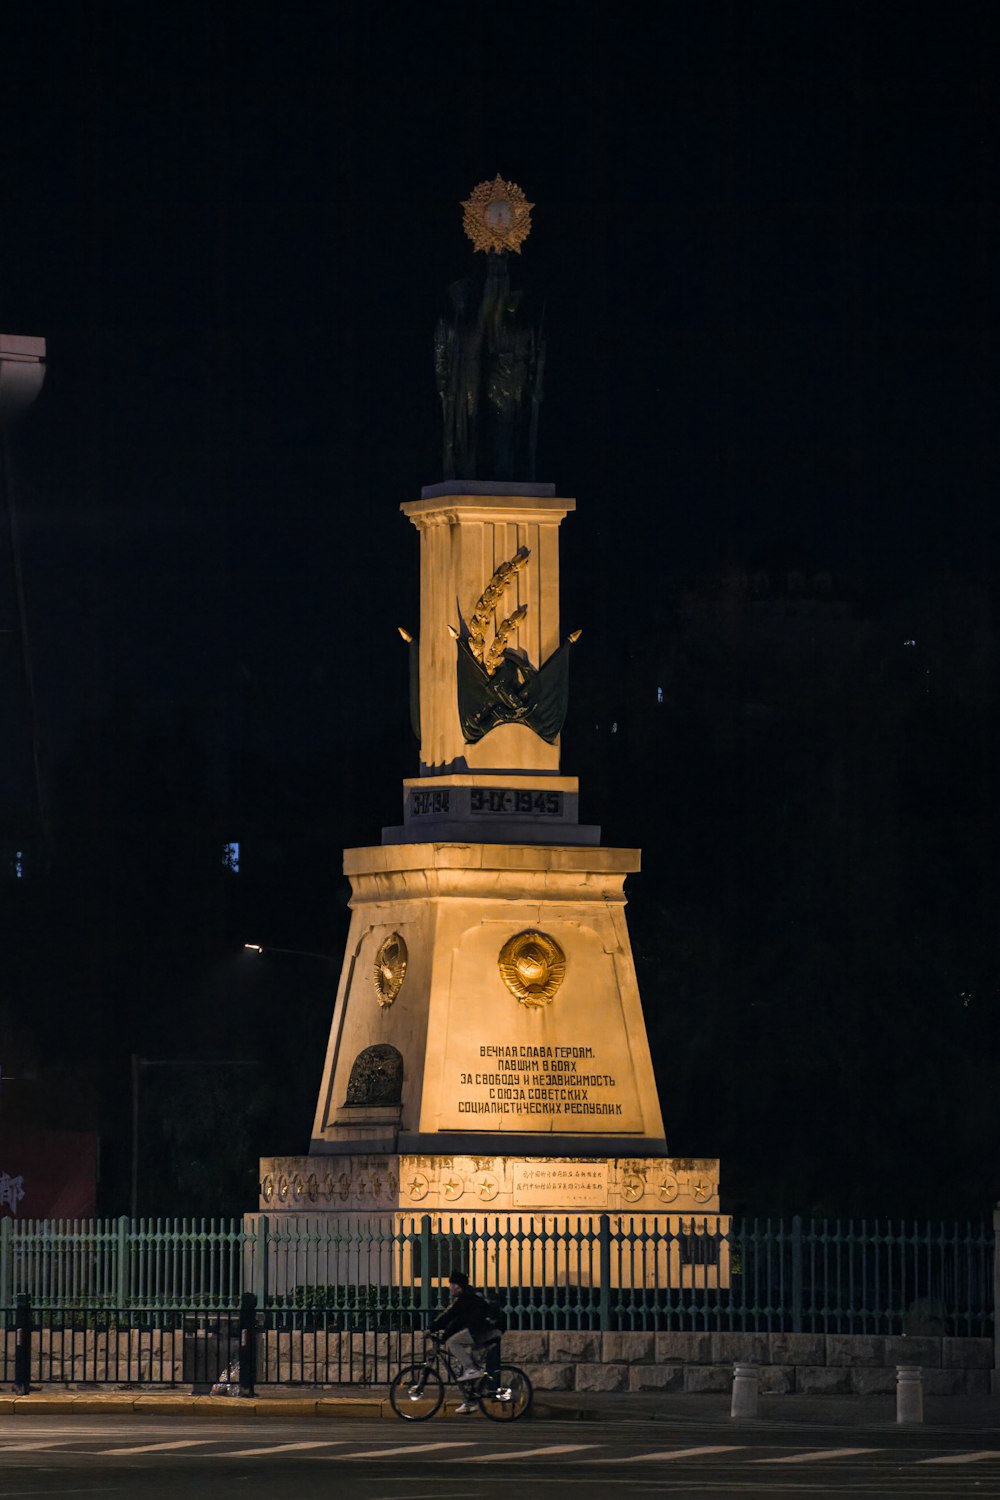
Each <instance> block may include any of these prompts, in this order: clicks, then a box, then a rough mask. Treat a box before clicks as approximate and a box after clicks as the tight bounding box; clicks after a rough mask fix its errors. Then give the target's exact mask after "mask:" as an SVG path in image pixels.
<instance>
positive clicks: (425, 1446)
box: [331, 1443, 472, 1461]
mask: <svg viewBox="0 0 1000 1500" xmlns="http://www.w3.org/2000/svg"><path fill="white" fill-rule="evenodd" d="M471 1447H472V1444H471V1443H410V1444H409V1445H408V1446H407V1447H405V1448H376V1449H375V1450H374V1451H370V1450H369V1451H367V1452H364V1453H360V1452H359V1453H337V1454H333V1455H331V1456H332V1457H335V1458H336V1459H337V1460H338V1461H346V1460H347V1459H349V1458H406V1457H407V1456H408V1455H409V1454H411V1453H431V1452H432V1451H433V1450H434V1449H435V1448H471Z"/></svg>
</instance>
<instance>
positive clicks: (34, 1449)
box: [0, 1438, 73, 1453]
mask: <svg viewBox="0 0 1000 1500" xmlns="http://www.w3.org/2000/svg"><path fill="white" fill-rule="evenodd" d="M71 1441H73V1440H72V1439H71V1438H42V1439H41V1440H40V1441H39V1442H36V1443H0V1453H39V1452H41V1451H42V1450H43V1449H45V1448H61V1447H62V1445H63V1444H64V1443H67V1442H71Z"/></svg>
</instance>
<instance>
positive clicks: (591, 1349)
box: [503, 1333, 993, 1396]
mask: <svg viewBox="0 0 1000 1500" xmlns="http://www.w3.org/2000/svg"><path fill="white" fill-rule="evenodd" d="M503 1352H504V1358H505V1359H508V1360H510V1361H511V1363H513V1364H517V1365H522V1366H523V1367H524V1369H525V1370H527V1372H528V1374H529V1375H530V1377H531V1380H532V1382H533V1384H534V1385H535V1387H536V1389H537V1390H540V1391H544V1390H560V1391H671V1392H680V1391H684V1392H705V1391H709V1392H713V1391H714V1392H719V1393H723V1392H728V1391H729V1390H730V1389H731V1388H732V1379H733V1365H734V1364H736V1363H741V1364H743V1363H745V1364H753V1365H757V1366H758V1367H759V1369H760V1389H761V1393H762V1394H763V1395H769V1396H776V1395H791V1394H802V1395H811V1396H818V1395H831V1396H847V1395H861V1396H866V1395H878V1394H884V1395H891V1394H892V1393H894V1391H895V1389H896V1366H897V1365H920V1366H921V1368H922V1369H923V1372H924V1390H925V1391H926V1392H927V1394H928V1395H933V1396H963V1395H968V1396H980V1395H983V1396H985V1395H989V1394H990V1385H991V1373H992V1368H993V1341H992V1339H987V1338H916V1337H902V1336H901V1337H891V1336H883V1335H862V1334H822V1333H507V1334H505V1335H504V1340H503Z"/></svg>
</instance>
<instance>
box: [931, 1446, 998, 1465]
mask: <svg viewBox="0 0 1000 1500" xmlns="http://www.w3.org/2000/svg"><path fill="white" fill-rule="evenodd" d="M990 1458H1000V1449H997V1448H981V1449H980V1450H979V1452H978V1453H946V1454H945V1455H944V1457H943V1458H919V1459H917V1462H918V1463H920V1464H978V1463H981V1462H983V1460H985V1459H990Z"/></svg>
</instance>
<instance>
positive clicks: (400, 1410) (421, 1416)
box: [389, 1365, 444, 1422]
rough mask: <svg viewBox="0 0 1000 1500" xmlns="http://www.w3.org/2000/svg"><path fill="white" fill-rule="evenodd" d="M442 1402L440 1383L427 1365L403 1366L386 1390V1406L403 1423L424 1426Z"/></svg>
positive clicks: (439, 1408)
mask: <svg viewBox="0 0 1000 1500" xmlns="http://www.w3.org/2000/svg"><path fill="white" fill-rule="evenodd" d="M443 1400H444V1381H443V1380H442V1379H441V1376H440V1375H439V1374H438V1373H437V1371H436V1370H431V1369H429V1368H428V1366H427V1365H404V1366H403V1368H402V1369H401V1370H400V1372H399V1374H398V1375H397V1376H396V1377H395V1379H394V1380H393V1382H392V1384H391V1385H390V1387H389V1405H390V1406H391V1407H392V1409H393V1411H394V1412H395V1413H396V1416H397V1417H402V1418H403V1420H404V1421H405V1422H426V1421H427V1419H428V1417H433V1416H434V1414H435V1413H436V1412H439V1411H440V1410H441V1403H442V1401H443Z"/></svg>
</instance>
